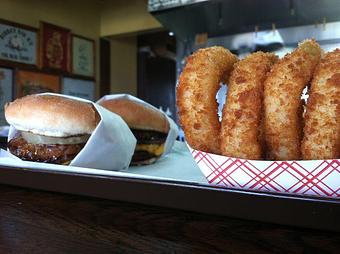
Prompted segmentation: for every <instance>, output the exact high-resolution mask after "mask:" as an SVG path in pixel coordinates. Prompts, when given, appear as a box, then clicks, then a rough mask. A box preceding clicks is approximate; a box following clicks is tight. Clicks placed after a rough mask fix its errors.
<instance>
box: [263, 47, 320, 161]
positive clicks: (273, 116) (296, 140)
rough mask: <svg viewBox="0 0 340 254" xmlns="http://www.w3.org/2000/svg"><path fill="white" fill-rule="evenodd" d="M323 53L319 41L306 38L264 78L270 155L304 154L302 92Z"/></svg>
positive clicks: (290, 157) (285, 157) (296, 156)
mask: <svg viewBox="0 0 340 254" xmlns="http://www.w3.org/2000/svg"><path fill="white" fill-rule="evenodd" d="M320 56H321V49H320V47H319V45H318V44H317V43H316V42H315V41H314V40H305V41H303V42H302V43H300V44H299V46H298V48H297V49H295V50H294V51H293V52H292V53H291V54H288V55H286V56H285V57H284V58H283V59H281V60H280V61H278V62H277V63H276V64H275V65H274V66H273V68H272V70H271V71H270V73H269V75H268V77H267V79H266V80H265V82H264V125H265V139H266V145H267V152H268V154H267V155H268V158H269V159H274V160H298V159H300V157H301V152H300V142H301V138H302V110H301V109H302V107H301V94H302V90H303V89H304V87H305V86H306V85H307V84H308V82H309V81H310V79H311V78H312V74H313V71H314V69H315V67H316V66H317V64H318V63H319V61H320Z"/></svg>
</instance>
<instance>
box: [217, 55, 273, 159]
mask: <svg viewBox="0 0 340 254" xmlns="http://www.w3.org/2000/svg"><path fill="white" fill-rule="evenodd" d="M276 60H277V57H276V56H275V55H274V54H272V53H263V52H260V51H259V52H256V53H253V54H251V55H249V56H247V57H246V58H245V59H243V60H241V61H239V62H238V63H236V64H235V66H234V70H233V71H232V72H231V75H230V80H229V83H228V95H227V100H226V104H224V107H223V114H222V123H221V153H222V155H225V156H229V157H237V158H242V159H253V160H258V159H261V158H262V157H263V151H262V146H263V140H262V139H263V137H262V133H261V132H260V130H261V129H262V124H261V118H262V98H263V82H264V80H265V79H266V76H267V73H268V72H269V71H270V68H271V67H272V65H273V64H274V63H275V61H276Z"/></svg>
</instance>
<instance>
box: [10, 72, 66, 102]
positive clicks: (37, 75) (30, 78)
mask: <svg viewBox="0 0 340 254" xmlns="http://www.w3.org/2000/svg"><path fill="white" fill-rule="evenodd" d="M15 84H16V98H19V97H22V96H25V95H29V94H37V93H46V92H51V93H60V77H59V76H58V75H53V74H47V73H43V72H39V71H26V70H18V71H16V73H15Z"/></svg>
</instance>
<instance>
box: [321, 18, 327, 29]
mask: <svg viewBox="0 0 340 254" xmlns="http://www.w3.org/2000/svg"><path fill="white" fill-rule="evenodd" d="M326 23H327V20H326V17H323V19H322V29H323V30H324V31H326Z"/></svg>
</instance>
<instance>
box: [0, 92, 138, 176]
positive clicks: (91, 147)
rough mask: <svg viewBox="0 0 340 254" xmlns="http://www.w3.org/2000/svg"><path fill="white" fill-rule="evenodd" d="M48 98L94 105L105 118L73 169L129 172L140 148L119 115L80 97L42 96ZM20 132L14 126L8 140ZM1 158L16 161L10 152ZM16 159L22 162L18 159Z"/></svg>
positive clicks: (77, 158)
mask: <svg viewBox="0 0 340 254" xmlns="http://www.w3.org/2000/svg"><path fill="white" fill-rule="evenodd" d="M44 95H56V96H61V97H66V98H70V99H74V100H78V101H82V102H86V103H91V104H92V105H93V106H94V107H95V108H96V110H97V112H98V113H99V115H100V117H101V121H100V122H99V123H98V125H97V127H96V129H95V130H94V131H93V133H92V134H91V136H90V138H89V140H88V141H87V143H86V145H85V146H84V148H83V149H82V150H81V151H80V153H79V154H78V155H77V156H76V157H75V158H74V159H73V160H72V161H71V163H70V166H75V167H86V168H96V169H103V170H125V169H127V168H128V167H129V164H130V161H131V158H132V155H133V153H134V149H135V146H136V138H135V137H134V135H133V133H132V132H131V131H130V129H129V127H128V126H127V124H126V123H125V122H124V120H123V119H122V118H121V117H120V116H119V115H117V114H114V113H112V112H110V111H108V110H106V109H105V108H103V107H101V106H100V105H98V104H96V103H93V102H91V101H88V100H84V99H80V98H77V97H72V96H67V95H61V94H53V93H44V94H41V96H44ZM16 133H17V130H16V129H15V128H14V127H13V126H11V127H10V130H9V134H8V141H9V140H11V139H12V138H13V137H14V135H15V134H16ZM1 157H2V158H3V157H11V158H13V156H10V153H1V154H0V158H1ZM15 158H16V159H18V160H20V159H19V158H17V157H15ZM31 163H32V162H31ZM37 163H38V162H37ZM39 164H40V163H39ZM21 165H22V164H21Z"/></svg>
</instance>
